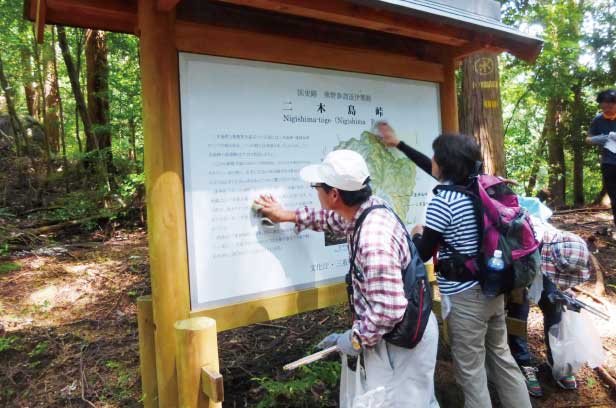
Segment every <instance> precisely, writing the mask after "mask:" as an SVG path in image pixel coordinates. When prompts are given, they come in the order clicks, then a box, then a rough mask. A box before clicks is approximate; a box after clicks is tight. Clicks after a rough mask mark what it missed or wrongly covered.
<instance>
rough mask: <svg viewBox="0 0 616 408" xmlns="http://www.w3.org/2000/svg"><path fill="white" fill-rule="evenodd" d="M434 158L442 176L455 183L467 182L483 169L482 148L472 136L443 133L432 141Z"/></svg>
mask: <svg viewBox="0 0 616 408" xmlns="http://www.w3.org/2000/svg"><path fill="white" fill-rule="evenodd" d="M432 149H433V150H434V160H435V161H436V164H438V167H439V168H440V171H441V178H442V179H443V180H446V181H451V182H452V183H454V184H462V185H464V184H467V183H468V181H469V177H471V176H473V175H477V174H478V173H479V171H480V169H481V149H480V148H479V145H478V144H477V142H476V141H475V139H473V138H472V137H470V136H467V135H463V134H442V135H439V137H437V138H436V139H434V142H432Z"/></svg>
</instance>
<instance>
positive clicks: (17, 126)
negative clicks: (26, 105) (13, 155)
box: [0, 57, 28, 155]
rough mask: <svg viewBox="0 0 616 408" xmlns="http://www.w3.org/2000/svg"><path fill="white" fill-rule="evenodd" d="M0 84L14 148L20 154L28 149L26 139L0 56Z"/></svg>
mask: <svg viewBox="0 0 616 408" xmlns="http://www.w3.org/2000/svg"><path fill="white" fill-rule="evenodd" d="M0 86H2V90H3V91H4V98H5V100H6V107H7V109H8V111H9V118H10V123H11V127H12V128H13V134H14V135H15V150H16V152H17V155H21V153H22V152H24V151H25V152H27V151H28V140H27V137H26V132H25V131H24V128H23V125H22V123H21V121H20V120H19V117H18V116H17V111H16V110H15V104H14V103H13V96H12V95H11V91H10V87H9V83H8V80H7V79H6V75H5V74H4V65H3V64H2V57H0Z"/></svg>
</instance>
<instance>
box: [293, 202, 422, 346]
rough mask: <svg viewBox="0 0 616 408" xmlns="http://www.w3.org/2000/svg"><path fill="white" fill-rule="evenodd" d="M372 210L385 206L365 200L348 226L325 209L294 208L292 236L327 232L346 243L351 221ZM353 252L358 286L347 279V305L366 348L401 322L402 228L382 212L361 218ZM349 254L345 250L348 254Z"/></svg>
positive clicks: (406, 251) (404, 242)
mask: <svg viewBox="0 0 616 408" xmlns="http://www.w3.org/2000/svg"><path fill="white" fill-rule="evenodd" d="M375 205H387V203H386V202H385V201H383V200H382V199H380V198H378V197H375V196H372V197H370V199H368V201H366V202H365V203H364V204H362V205H361V206H360V207H359V209H358V211H357V213H356V214H355V217H354V219H353V220H352V221H348V220H346V219H344V218H343V217H341V216H340V215H339V214H337V213H335V212H333V211H331V210H323V209H321V210H315V209H311V208H308V207H305V208H300V209H298V210H296V212H295V229H296V231H297V232H299V231H302V230H304V229H311V230H314V231H330V232H332V233H334V234H336V235H339V236H346V237H347V242H351V235H352V234H353V229H354V228H355V222H356V220H357V219H358V218H359V216H360V215H361V214H362V213H363V212H364V211H365V210H366V208H368V207H372V206H375ZM356 247H357V253H356V257H355V265H356V267H357V270H358V271H359V272H360V273H361V274H363V277H364V281H363V282H360V281H359V280H357V279H355V277H353V294H354V296H353V306H354V307H355V312H356V313H357V316H356V320H355V321H354V322H353V331H354V332H355V333H357V335H358V336H359V338H360V339H361V342H362V344H363V345H364V346H367V347H371V346H374V345H376V344H377V343H378V342H379V340H381V338H382V337H383V335H385V334H387V333H389V332H390V331H391V330H392V329H393V328H394V326H395V325H396V324H397V323H398V322H399V321H401V320H402V318H403V317H404V312H405V310H406V305H407V300H406V297H405V296H404V283H403V282H402V269H404V268H406V266H407V265H408V264H409V261H410V256H411V254H410V251H409V247H408V243H407V240H406V238H405V230H404V227H403V226H402V225H401V224H400V223H399V222H398V221H397V220H396V218H395V216H394V215H393V214H392V213H391V212H390V211H388V210H387V209H384V208H379V209H376V210H373V211H372V212H370V213H369V214H368V215H367V216H366V218H365V219H364V221H363V223H362V227H361V233H360V234H359V241H358V242H357V244H356ZM350 250H351V249H350V245H349V253H350Z"/></svg>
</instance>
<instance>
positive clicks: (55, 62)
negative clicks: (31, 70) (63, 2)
mask: <svg viewBox="0 0 616 408" xmlns="http://www.w3.org/2000/svg"><path fill="white" fill-rule="evenodd" d="M51 42H52V44H54V47H53V70H54V71H55V73H56V88H57V89H58V106H59V108H60V141H61V145H62V162H63V164H64V171H63V174H64V187H65V189H66V192H67V193H68V192H69V185H68V177H66V174H67V172H68V159H67V158H66V136H65V133H64V109H63V108H62V94H61V93H60V84H59V83H58V56H57V54H56V47H55V42H56V27H55V26H52V27H51Z"/></svg>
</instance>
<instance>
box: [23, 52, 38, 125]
mask: <svg viewBox="0 0 616 408" xmlns="http://www.w3.org/2000/svg"><path fill="white" fill-rule="evenodd" d="M21 72H22V77H21V78H22V83H23V86H24V95H25V96H26V107H27V108H28V114H29V115H30V116H32V117H33V118H35V119H37V120H40V119H41V112H40V108H39V100H40V92H41V91H40V87H39V85H38V83H37V82H36V81H35V80H34V73H33V72H32V54H31V52H30V50H29V49H28V47H22V48H21Z"/></svg>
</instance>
